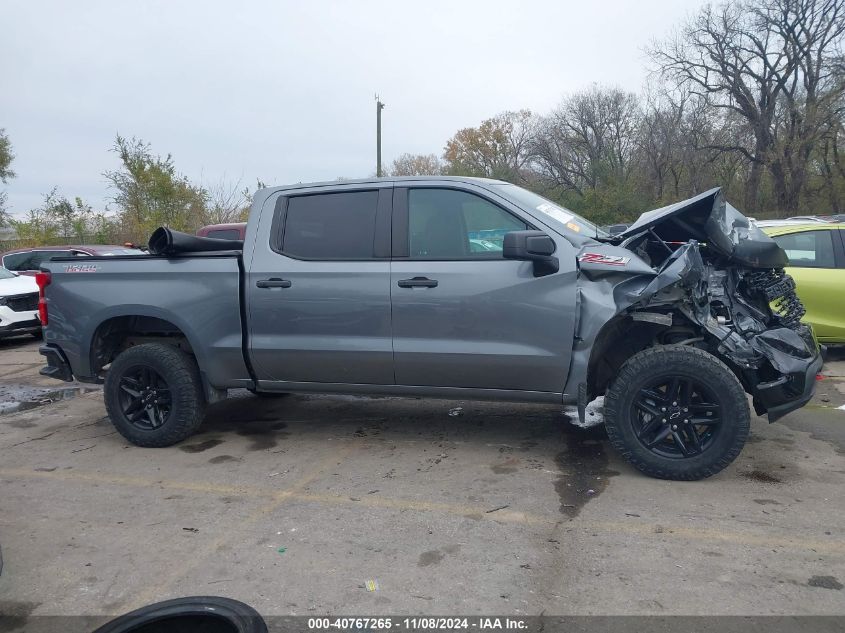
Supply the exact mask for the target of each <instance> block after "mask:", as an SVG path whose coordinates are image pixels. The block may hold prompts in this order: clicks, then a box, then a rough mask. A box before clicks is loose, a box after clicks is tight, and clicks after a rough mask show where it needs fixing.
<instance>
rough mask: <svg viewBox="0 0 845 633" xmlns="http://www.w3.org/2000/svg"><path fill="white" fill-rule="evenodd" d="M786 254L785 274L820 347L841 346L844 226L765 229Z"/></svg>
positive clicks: (844, 291)
mask: <svg viewBox="0 0 845 633" xmlns="http://www.w3.org/2000/svg"><path fill="white" fill-rule="evenodd" d="M764 231H765V232H766V233H767V234H768V235H769V236H770V237H771V238H772V239H774V241H775V242H777V243H778V245H779V246H780V247H781V248H782V249H783V250H784V251H786V256H787V257H788V258H789V267H788V268H787V269H786V271H787V272H788V273H789V274H790V275H791V276H792V277H793V278H794V279H795V283H796V284H797V287H796V291H797V293H798V297H799V298H800V299H801V302H802V303H803V304H804V307H805V308H806V309H807V314H806V315H805V316H804V319H803V321H804V322H805V323H809V324H810V325H812V326H813V330H814V332H815V334H816V337H818V339H819V340H820V341H821V342H823V343H845V224H842V223H830V222H826V223H812V224H799V225H782V226H769V227H765V228H764Z"/></svg>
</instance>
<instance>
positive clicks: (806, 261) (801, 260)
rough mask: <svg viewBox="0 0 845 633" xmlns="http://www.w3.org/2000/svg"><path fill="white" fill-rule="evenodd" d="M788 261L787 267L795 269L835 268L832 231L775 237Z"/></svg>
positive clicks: (806, 232)
mask: <svg viewBox="0 0 845 633" xmlns="http://www.w3.org/2000/svg"><path fill="white" fill-rule="evenodd" d="M772 239H773V240H774V241H775V242H777V243H778V246H780V247H781V248H782V249H783V250H784V251H785V252H786V256H787V258H788V259H789V265H790V266H794V267H796V268H835V267H836V259H835V256H834V251H833V232H832V231H803V232H801V233H790V234H788V235H775V236H773V237H772Z"/></svg>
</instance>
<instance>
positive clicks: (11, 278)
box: [0, 268, 41, 338]
mask: <svg viewBox="0 0 845 633" xmlns="http://www.w3.org/2000/svg"><path fill="white" fill-rule="evenodd" d="M18 334H33V335H34V336H39V335H40V334H41V322H40V321H39V320H38V286H37V285H36V283H35V278H34V277H27V276H25V275H17V274H16V273H13V272H11V271H9V270H6V269H5V268H0V338H2V337H4V336H16V335H18Z"/></svg>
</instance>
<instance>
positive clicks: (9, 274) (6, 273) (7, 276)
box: [0, 268, 15, 279]
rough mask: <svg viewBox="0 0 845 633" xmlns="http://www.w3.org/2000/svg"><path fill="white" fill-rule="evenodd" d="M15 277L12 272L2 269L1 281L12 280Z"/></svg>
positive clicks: (0, 271) (0, 270)
mask: <svg viewBox="0 0 845 633" xmlns="http://www.w3.org/2000/svg"><path fill="white" fill-rule="evenodd" d="M14 276H15V275H14V274H12V272H11V271H9V270H6V269H5V268H0V279H11V278H12V277H14Z"/></svg>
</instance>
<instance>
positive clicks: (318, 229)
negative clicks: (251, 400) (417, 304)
mask: <svg viewBox="0 0 845 633" xmlns="http://www.w3.org/2000/svg"><path fill="white" fill-rule="evenodd" d="M391 187H392V185H391V183H376V184H368V185H349V186H346V187H342V188H338V187H332V188H331V189H328V190H327V189H326V188H325V187H312V188H306V189H294V190H284V191H282V192H281V195H279V196H277V197H275V198H274V197H271V198H269V199H268V201H267V202H266V203H265V206H264V209H263V210H262V214H261V219H260V225H259V227H258V230H257V236H256V238H255V239H256V242H255V246H254V252H253V257H252V260H251V262H248V263H247V266H248V269H247V273H246V275H245V279H246V299H247V301H246V306H247V327H248V333H249V342H248V348H249V353H250V360H251V362H252V365H253V370H254V372H255V374H256V376H257V377H258V379H259V381H260V382H261V383H264V384H262V385H261V386H262V387H264V388H271V389H272V388H274V386H278V385H281V386H279V387H278V388H283V384H284V383H287V382H297V383H343V384H350V383H358V384H379V385H383V384H387V385H392V384H393V349H392V344H391V332H390V272H389V266H390V262H389V255H390V252H389V251H390V206H391Z"/></svg>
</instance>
